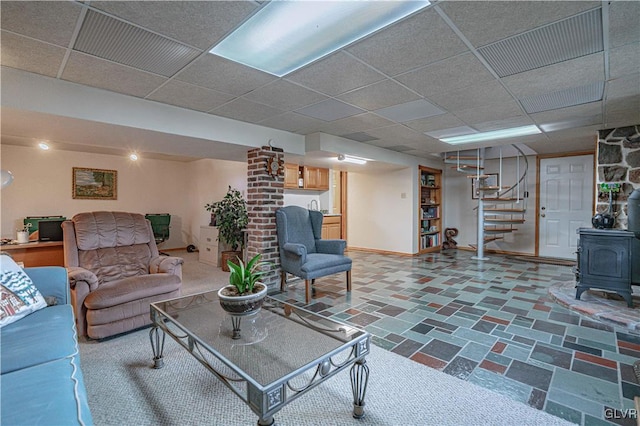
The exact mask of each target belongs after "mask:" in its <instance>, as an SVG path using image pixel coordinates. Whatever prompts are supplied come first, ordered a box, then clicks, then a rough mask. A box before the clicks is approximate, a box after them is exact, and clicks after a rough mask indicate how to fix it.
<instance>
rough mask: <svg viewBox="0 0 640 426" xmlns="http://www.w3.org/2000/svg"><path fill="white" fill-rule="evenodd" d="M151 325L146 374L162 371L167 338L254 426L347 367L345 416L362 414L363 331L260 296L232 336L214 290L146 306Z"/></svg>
mask: <svg viewBox="0 0 640 426" xmlns="http://www.w3.org/2000/svg"><path fill="white" fill-rule="evenodd" d="M151 320H152V322H153V327H152V329H151V330H150V332H149V336H150V339H151V348H152V351H153V360H154V368H162V367H163V365H164V360H163V357H162V353H163V349H164V341H165V336H166V335H167V334H168V335H169V336H171V337H172V338H173V339H174V340H175V341H176V342H178V343H179V344H180V345H182V346H183V347H184V348H185V349H186V350H187V351H188V352H189V353H190V354H191V355H192V356H193V357H194V358H196V359H197V360H198V361H199V362H200V363H201V364H203V365H204V366H205V367H206V368H207V369H208V370H209V371H210V372H211V373H213V375H214V376H216V377H217V378H218V379H220V380H221V381H222V382H223V383H224V384H225V385H226V386H227V387H228V388H229V389H231V390H232V391H234V392H235V393H236V394H237V395H238V396H239V397H240V398H241V399H242V400H243V401H244V402H245V403H246V404H247V405H248V406H249V407H250V408H251V410H253V412H254V413H256V414H257V415H258V424H259V425H271V424H273V423H274V414H275V413H276V412H278V411H279V410H280V409H281V408H282V407H284V406H285V405H286V404H288V403H289V402H291V401H293V400H294V399H296V398H297V397H299V396H301V395H302V394H304V393H306V392H307V391H309V390H311V389H313V388H314V387H316V386H317V385H318V384H320V383H322V382H324V381H325V380H327V379H329V378H330V377H332V376H334V375H335V374H337V373H339V372H340V371H342V370H345V369H346V368H348V367H351V387H352V391H353V416H354V417H356V418H360V417H363V416H364V397H365V393H366V389H367V382H368V378H369V368H368V367H367V365H366V360H365V357H366V356H367V355H368V354H369V349H370V341H371V336H370V334H369V333H367V332H366V331H364V330H361V329H359V328H356V327H352V326H350V325H347V324H344V323H341V322H338V321H334V320H330V319H328V318H325V317H323V316H322V315H318V314H315V313H313V312H310V311H307V310H305V309H301V308H298V307H296V306H293V305H291V304H288V303H284V302H282V301H279V300H276V299H273V298H271V297H267V298H266V300H265V302H264V304H263V306H262V309H261V310H260V311H259V312H258V313H257V314H255V315H250V316H245V317H242V319H241V321H240V337H239V338H237V336H236V338H233V335H234V333H233V325H232V317H231V316H230V315H229V314H228V313H226V312H225V311H223V310H222V308H221V307H220V303H219V301H218V295H217V292H215V291H212V292H206V293H199V294H194V295H189V296H183V297H178V298H175V299H171V300H165V301H161V302H156V303H152V304H151Z"/></svg>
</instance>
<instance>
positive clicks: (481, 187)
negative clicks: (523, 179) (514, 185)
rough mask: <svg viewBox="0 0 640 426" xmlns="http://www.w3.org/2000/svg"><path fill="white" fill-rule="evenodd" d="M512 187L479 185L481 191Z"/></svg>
mask: <svg viewBox="0 0 640 426" xmlns="http://www.w3.org/2000/svg"><path fill="white" fill-rule="evenodd" d="M508 188H511V187H510V186H479V187H478V188H476V189H478V190H479V191H499V190H501V189H508Z"/></svg>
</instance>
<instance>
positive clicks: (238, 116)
mask: <svg viewBox="0 0 640 426" xmlns="http://www.w3.org/2000/svg"><path fill="white" fill-rule="evenodd" d="M283 112H284V111H282V110H280V109H277V108H272V107H270V106H267V105H262V104H258V103H255V102H251V101H248V100H246V99H243V98H238V99H235V100H233V101H231V102H229V103H227V104H225V105H223V106H221V107H218V108H215V109H213V110H211V111H210V113H211V114H213V115H221V116H223V117H227V118H233V119H234V120H240V121H246V122H249V123H252V122H258V121H262V120H266V119H267V118H269V117H274V116H276V115H278V114H282V113H283Z"/></svg>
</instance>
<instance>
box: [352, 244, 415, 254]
mask: <svg viewBox="0 0 640 426" xmlns="http://www.w3.org/2000/svg"><path fill="white" fill-rule="evenodd" d="M351 250H353V251H362V252H365V253H377V254H391V255H394V256H404V257H413V256H417V255H418V253H416V254H411V253H403V252H399V251H389V250H378V249H371V248H364V247H351V246H349V247H347V251H351Z"/></svg>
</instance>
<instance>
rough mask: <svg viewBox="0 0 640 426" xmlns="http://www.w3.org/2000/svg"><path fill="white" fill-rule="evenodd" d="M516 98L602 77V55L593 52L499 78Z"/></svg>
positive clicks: (591, 81)
mask: <svg viewBox="0 0 640 426" xmlns="http://www.w3.org/2000/svg"><path fill="white" fill-rule="evenodd" d="M502 81H503V82H504V84H505V85H506V86H507V87H508V88H509V90H510V91H511V92H512V93H513V94H514V95H515V96H517V97H518V98H523V97H525V96H531V95H542V94H545V93H550V92H555V91H557V90H563V89H566V88H568V87H574V86H576V81H579V82H581V83H582V84H588V83H595V82H597V81H604V55H603V54H602V53H595V54H593V55H588V56H583V57H581V58H577V59H572V60H570V61H566V62H561V63H558V64H553V65H549V66H546V67H543V68H538V69H535V70H531V71H527V72H523V73H520V74H516V75H511V76H509V77H505V78H503V79H502Z"/></svg>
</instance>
